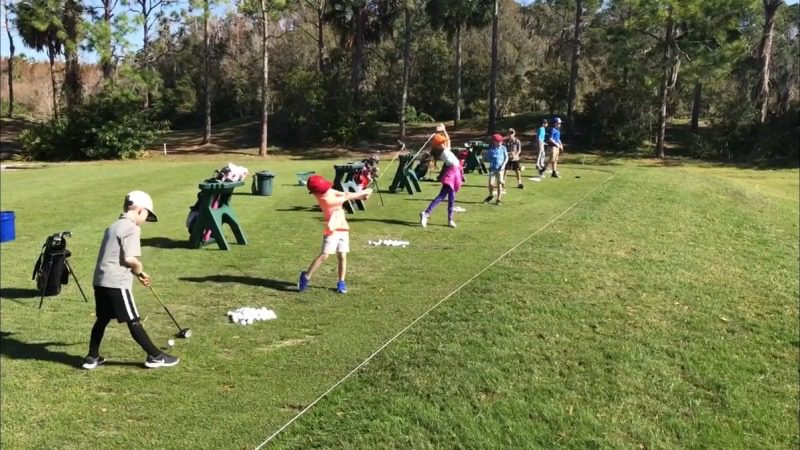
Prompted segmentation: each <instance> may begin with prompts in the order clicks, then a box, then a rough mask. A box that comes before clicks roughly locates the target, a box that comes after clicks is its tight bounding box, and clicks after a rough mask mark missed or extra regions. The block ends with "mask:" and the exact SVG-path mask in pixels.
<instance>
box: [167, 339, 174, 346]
mask: <svg viewBox="0 0 800 450" xmlns="http://www.w3.org/2000/svg"><path fill="white" fill-rule="evenodd" d="M167 345H169V346H170V347H172V346H173V345H175V341H173V340H172V339H170V340H168V341H167Z"/></svg>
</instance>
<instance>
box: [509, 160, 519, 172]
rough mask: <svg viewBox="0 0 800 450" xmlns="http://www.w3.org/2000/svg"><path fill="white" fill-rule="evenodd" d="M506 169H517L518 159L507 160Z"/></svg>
mask: <svg viewBox="0 0 800 450" xmlns="http://www.w3.org/2000/svg"><path fill="white" fill-rule="evenodd" d="M506 170H513V171H517V170H519V161H509V162H507V163H506Z"/></svg>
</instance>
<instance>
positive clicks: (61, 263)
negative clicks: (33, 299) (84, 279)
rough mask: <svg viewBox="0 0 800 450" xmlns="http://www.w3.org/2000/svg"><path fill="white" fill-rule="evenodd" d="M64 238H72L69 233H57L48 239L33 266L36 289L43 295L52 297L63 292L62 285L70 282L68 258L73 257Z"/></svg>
mask: <svg viewBox="0 0 800 450" xmlns="http://www.w3.org/2000/svg"><path fill="white" fill-rule="evenodd" d="M64 236H71V234H70V232H69V231H65V232H63V233H56V234H54V235H52V236H50V237H48V238H47V240H46V241H45V243H44V245H43V246H42V253H41V254H39V259H37V260H36V264H35V265H34V266H33V276H32V278H31V279H33V280H36V288H37V289H39V291H41V292H42V295H45V296H48V297H49V296H52V295H58V294H59V293H60V292H61V285H62V284H67V282H68V281H69V268H67V258H69V257H70V256H72V254H71V253H70V251H69V250H67V240H66V239H65V238H64Z"/></svg>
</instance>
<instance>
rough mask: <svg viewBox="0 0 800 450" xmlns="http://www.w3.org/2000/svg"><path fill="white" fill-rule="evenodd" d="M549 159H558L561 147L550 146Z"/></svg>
mask: <svg viewBox="0 0 800 450" xmlns="http://www.w3.org/2000/svg"><path fill="white" fill-rule="evenodd" d="M549 153H550V161H558V155H560V154H561V149H560V148H559V147H558V146H557V145H551V146H550V151H549Z"/></svg>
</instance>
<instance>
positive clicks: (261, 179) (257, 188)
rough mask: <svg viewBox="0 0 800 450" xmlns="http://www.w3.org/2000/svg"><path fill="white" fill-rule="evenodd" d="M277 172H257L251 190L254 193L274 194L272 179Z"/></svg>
mask: <svg viewBox="0 0 800 450" xmlns="http://www.w3.org/2000/svg"><path fill="white" fill-rule="evenodd" d="M274 178H275V174H273V173H272V172H256V173H255V176H254V177H253V185H252V187H251V190H252V191H253V194H254V195H272V180H273V179H274Z"/></svg>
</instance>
